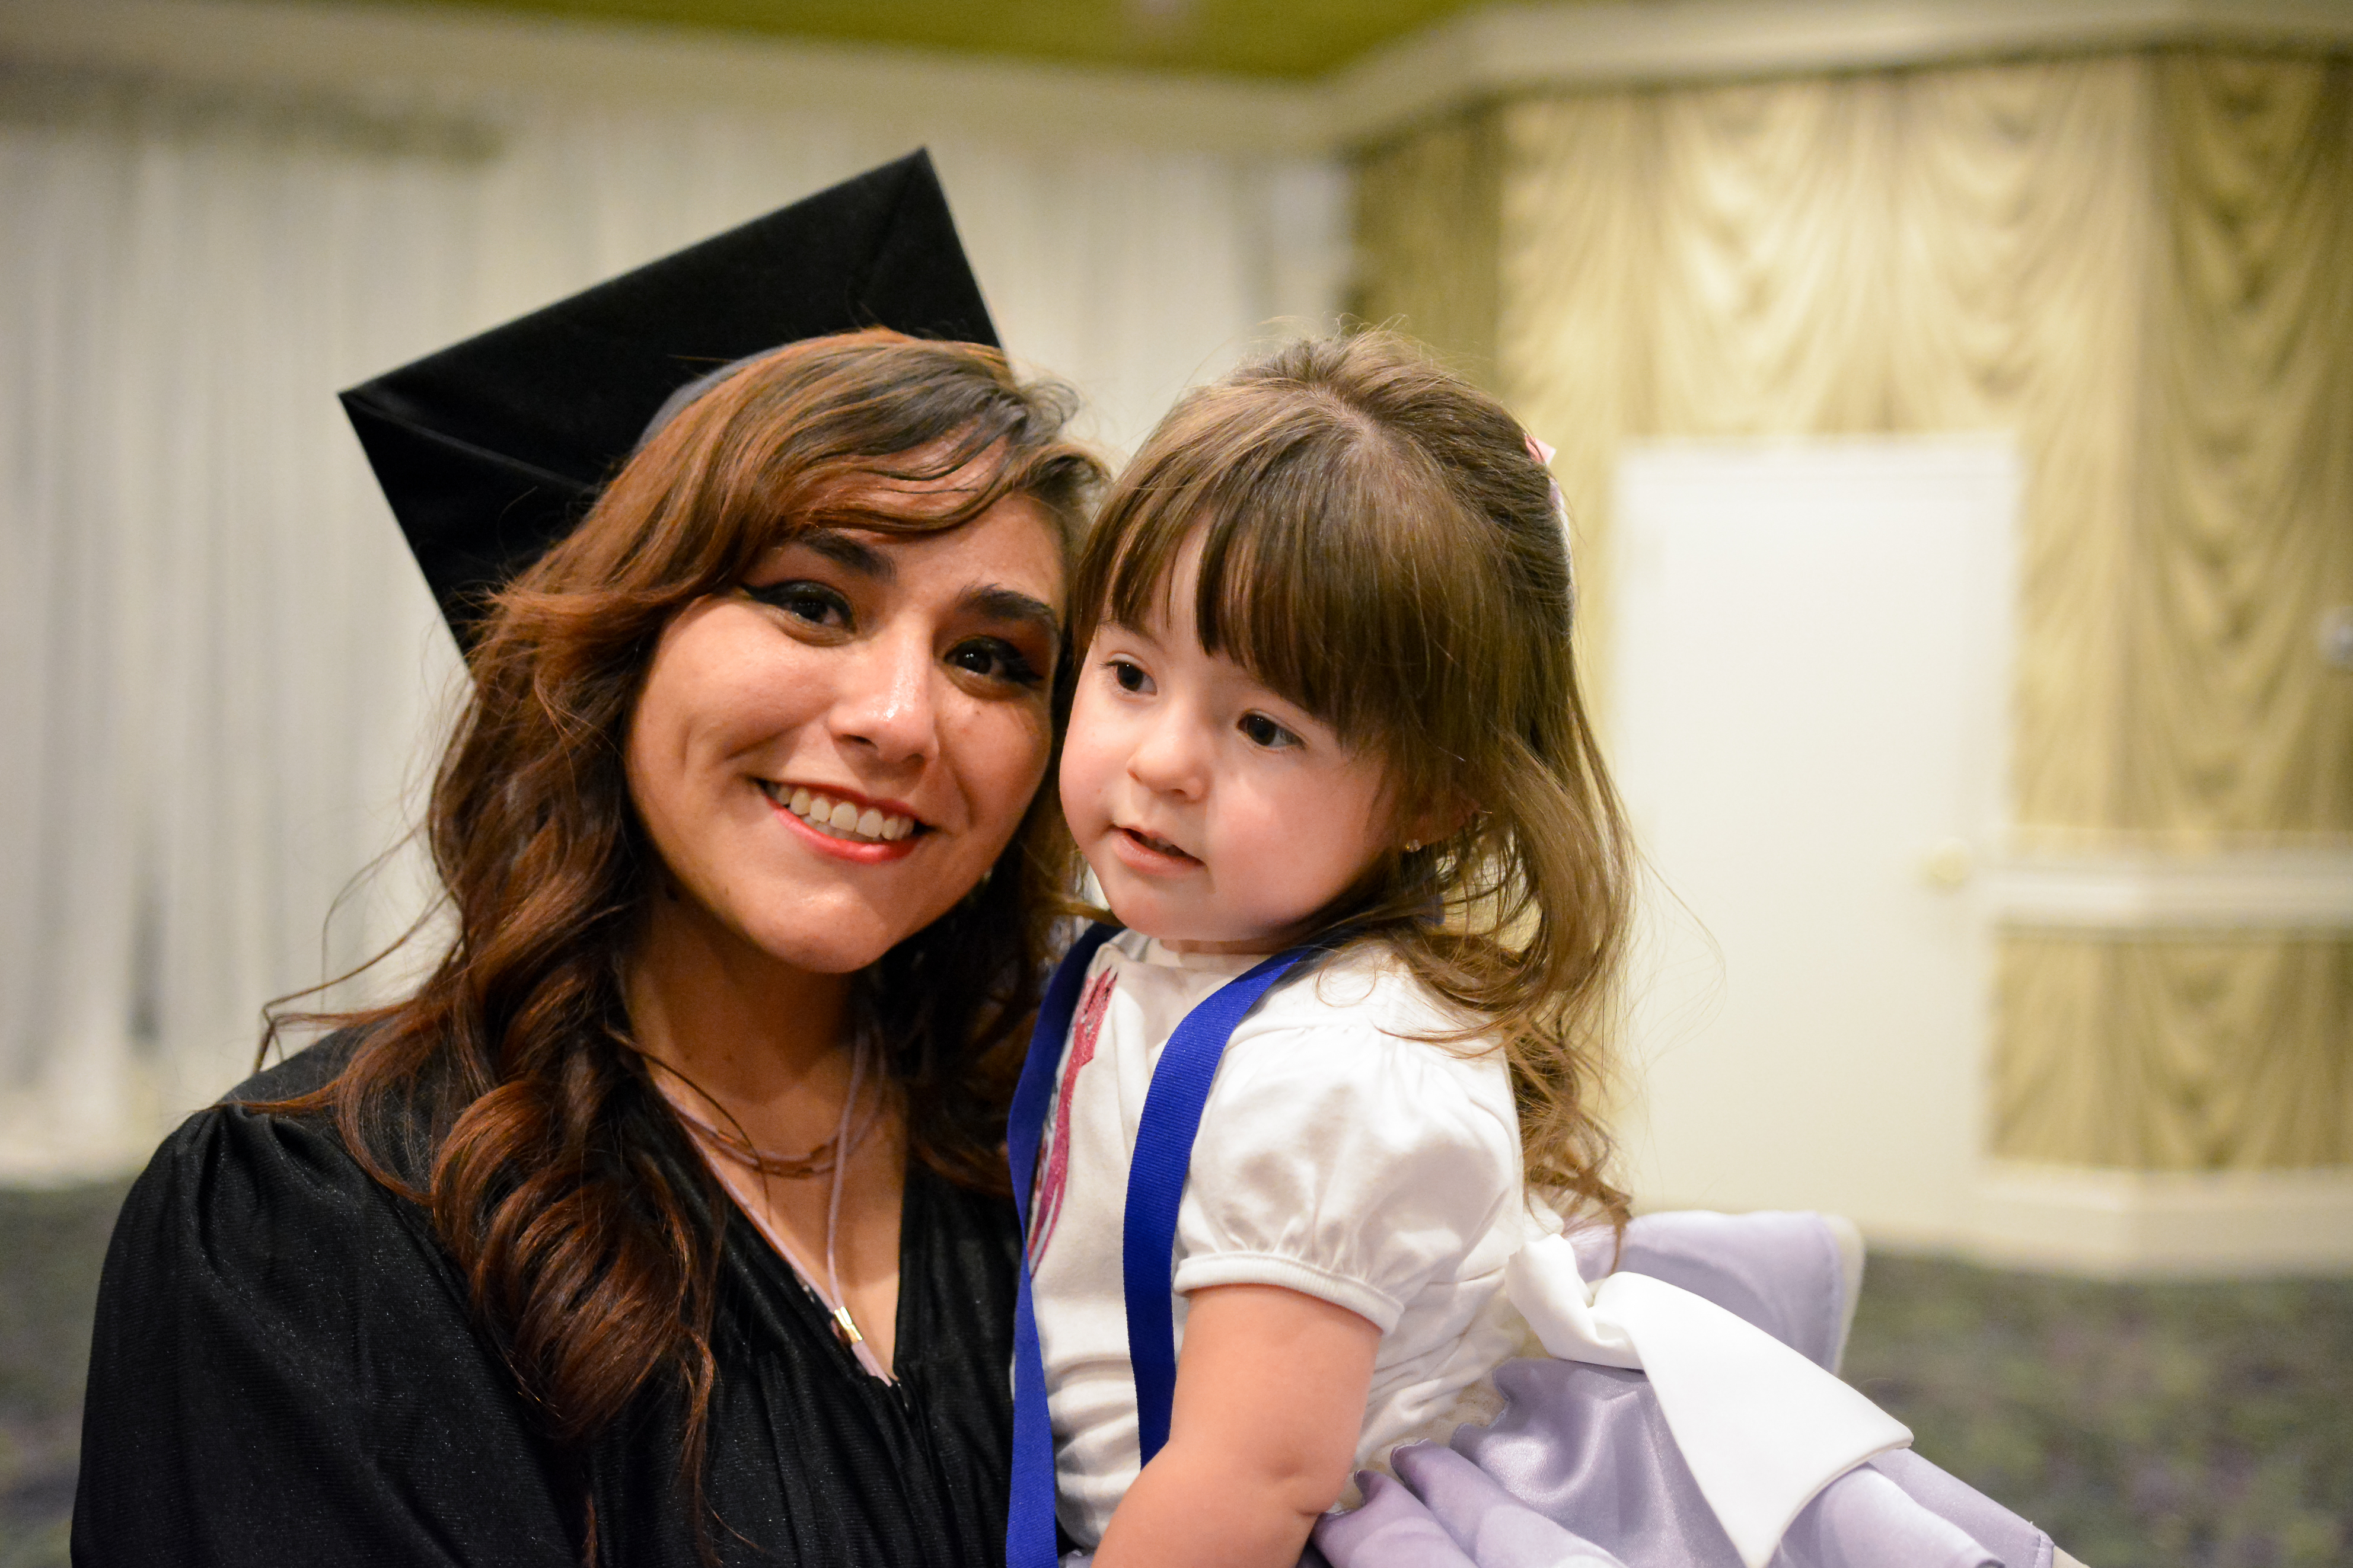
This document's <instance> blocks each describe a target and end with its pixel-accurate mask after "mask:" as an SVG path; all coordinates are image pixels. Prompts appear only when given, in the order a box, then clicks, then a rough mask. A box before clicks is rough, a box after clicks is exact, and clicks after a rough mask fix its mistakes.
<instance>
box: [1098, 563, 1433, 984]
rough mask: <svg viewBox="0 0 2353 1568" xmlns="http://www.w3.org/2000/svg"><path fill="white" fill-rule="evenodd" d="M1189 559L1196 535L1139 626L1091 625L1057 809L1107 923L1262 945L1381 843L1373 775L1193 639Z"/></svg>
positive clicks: (1295, 929) (1330, 892)
mask: <svg viewBox="0 0 2353 1568" xmlns="http://www.w3.org/2000/svg"><path fill="white" fill-rule="evenodd" d="M1199 572H1200V542H1199V539H1198V536H1196V538H1195V539H1194V541H1193V542H1191V543H1189V544H1187V546H1186V547H1185V549H1184V551H1183V552H1181V553H1180V554H1179V555H1178V556H1177V559H1176V569H1175V571H1174V572H1173V573H1172V574H1171V579H1170V582H1169V584H1168V592H1167V594H1166V595H1164V596H1163V597H1162V599H1161V601H1160V608H1159V609H1158V610H1157V611H1155V614H1154V616H1153V617H1152V620H1151V623H1150V624H1149V625H1147V626H1120V625H1117V624H1114V623H1111V622H1106V623H1104V624H1103V626H1102V627H1101V628H1100V629H1098V630H1097V631H1096V633H1095V637H1094V641H1093V643H1092V646H1091V647H1088V649H1087V651H1086V662H1085V664H1084V666H1083V667H1082V668H1081V670H1080V672H1079V683H1078V696H1077V700H1076V703H1075V705H1074V706H1073V708H1072V710H1071V730H1070V734H1069V736H1068V737H1067V738H1066V739H1065V740H1064V741H1063V742H1062V774H1061V787H1062V811H1063V814H1064V816H1066V817H1068V819H1069V821H1070V825H1071V833H1072V834H1073V835H1074V836H1075V837H1077V839H1078V845H1079V849H1080V851H1081V852H1082V854H1084V855H1085V856H1086V858H1087V864H1088V865H1089V866H1091V867H1092V868H1094V873H1095V879H1096V880H1097V881H1098V882H1100V883H1101V884H1102V885H1103V896H1104V898H1105V900H1107V901H1108V902H1109V903H1110V905H1111V908H1112V912H1113V913H1114V914H1116V915H1117V916H1119V918H1120V920H1121V921H1124V923H1126V924H1127V925H1129V926H1131V927H1133V928H1134V929H1135V930H1137V931H1143V932H1144V933H1145V935H1147V936H1154V937H1158V938H1159V939H1161V940H1162V941H1164V942H1170V943H1172V944H1176V945H1179V946H1183V947H1188V948H1193V949H1198V950H1204V951H1218V952H1275V951H1277V950H1279V949H1280V948H1282V946H1284V945H1285V944H1286V943H1287V942H1290V941H1293V940H1295V939H1297V938H1298V937H1301V936H1303V935H1305V934H1308V933H1307V932H1305V931H1303V929H1302V927H1303V922H1304V921H1306V920H1307V919H1308V917H1309V916H1311V915H1313V914H1314V913H1315V911H1316V910H1320V909H1322V908H1323V907H1324V905H1326V904H1328V903H1329V902H1331V900H1333V899H1335V898H1336V897H1337V896H1338V895H1339V894H1340V893H1341V892H1342V891H1343V890H1345V889H1346V888H1347V887H1348V885H1349V884H1350V883H1352V882H1354V881H1355V880H1356V879H1357V878H1358V877H1359V876H1360V875H1362V874H1363V873H1364V871H1365V870H1366V868H1368V867H1370V866H1371V865H1372V863H1373V862H1374V860H1375V859H1376V858H1378V857H1379V856H1380V854H1381V853H1382V851H1383V850H1384V849H1386V848H1387V847H1388V840H1389V832H1388V816H1389V814H1388V802H1387V800H1386V798H1385V795H1384V790H1383V784H1384V783H1385V782H1386V781H1385V774H1384V770H1383V768H1382V766H1381V764H1380V763H1379V762H1378V761H1377V759H1375V758H1373V757H1370V756H1368V755H1366V754H1365V753H1363V752H1356V751H1353V750H1350V749H1348V748H1346V747H1344V746H1342V745H1341V744H1340V742H1339V741H1338V740H1337V738H1335V736H1334V735H1333V733H1332V731H1331V730H1330V729H1329V728H1328V727H1326V726H1325V725H1324V724H1323V723H1322V722H1320V721H1317V720H1316V719H1314V717H1313V716H1311V715H1309V714H1308V713H1306V712H1304V711H1303V710H1301V709H1300V708H1298V707H1297V706H1296V705H1294V704H1293V703H1291V702H1289V701H1286V700H1283V699H1282V698H1281V697H1279V696H1277V695H1275V694H1274V693H1273V692H1271V691H1269V690H1268V689H1266V688H1265V687H1263V686H1261V685H1260V684H1259V683H1258V682H1257V681H1256V680H1255V679H1251V677H1250V674H1249V672H1248V671H1246V670H1244V669H1243V668H1242V667H1241V666H1240V665H1238V664H1236V663H1235V662H1233V661H1232V660H1231V659H1229V658H1223V657H1221V656H1213V655H1211V654H1209V653H1208V652H1206V651H1204V650H1203V648H1202V647H1201V645H1200V642H1199V640H1198V637H1196V636H1195V634H1194V631H1193V622H1192V615H1191V606H1192V605H1193V602H1194V587H1195V584H1196V582H1197V581H1198V576H1199ZM1172 606H1182V609H1181V611H1180V612H1179V613H1178V614H1177V615H1175V616H1172V615H1171V613H1170V611H1171V607H1172Z"/></svg>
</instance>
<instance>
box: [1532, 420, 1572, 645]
mask: <svg viewBox="0 0 2353 1568" xmlns="http://www.w3.org/2000/svg"><path fill="white" fill-rule="evenodd" d="M1520 439H1521V440H1523V441H1525V443H1527V448H1528V456H1529V457H1531V458H1535V465H1536V467H1537V468H1542V469H1543V470H1544V471H1545V478H1546V480H1547V481H1549V482H1550V483H1551V485H1552V514H1553V516H1554V517H1555V518H1556V519H1558V520H1559V522H1560V544H1561V552H1562V553H1563V554H1564V555H1566V556H1567V557H1568V608H1569V614H1571V615H1572V616H1573V615H1575V614H1576V613H1577V559H1576V552H1575V551H1573V550H1571V549H1570V548H1569V534H1570V529H1569V525H1568V501H1567V498H1566V497H1564V496H1563V495H1562V494H1561V493H1560V481H1559V480H1558V479H1553V477H1552V460H1553V458H1554V456H1555V454H1554V451H1553V449H1552V448H1551V447H1548V446H1546V445H1545V443H1543V442H1542V441H1539V440H1537V439H1536V437H1535V435H1534V434H1533V433H1532V432H1529V431H1526V430H1523V431H1521V432H1520Z"/></svg>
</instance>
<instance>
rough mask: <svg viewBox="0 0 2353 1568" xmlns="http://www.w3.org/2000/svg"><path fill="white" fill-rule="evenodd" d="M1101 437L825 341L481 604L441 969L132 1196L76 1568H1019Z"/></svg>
mask: <svg viewBox="0 0 2353 1568" xmlns="http://www.w3.org/2000/svg"><path fill="white" fill-rule="evenodd" d="M1066 414H1067V401H1066V399H1065V398H1064V397H1063V396H1062V395H1060V394H1059V393H1057V392H1055V391H1054V390H1053V389H1051V388H1047V389H1040V388H1038V387H1035V386H1030V385H1025V384H1020V383H1018V382H1017V381H1016V380H1015V379H1014V378H1013V377H1012V375H1011V374H1010V373H1009V372H1008V369H1007V367H1006V363H1005V361H1004V360H1003V358H1002V357H1001V356H1000V355H998V354H997V353H995V352H994V351H993V350H988V349H984V348H977V347H973V346H969V345H961V344H948V343H938V342H919V341H916V340H914V339H911V338H905V337H902V336H899V335H898V334H896V333H892V332H889V331H881V330H874V331H863V332H857V333H851V334H847V335H841V336H835V337H828V338H818V339H815V340H812V341H808V342H800V343H797V344H794V345H792V346H790V347H787V348H785V349H782V350H779V351H776V353H772V354H769V355H767V356H765V358H761V359H758V360H756V361H754V362H753V363H749V364H748V365H746V366H745V367H744V368H741V369H739V370H736V371H735V372H734V373H733V374H730V375H727V376H726V377H725V378H724V379H723V380H721V381H720V382H719V383H718V384H716V386H714V387H712V389H710V390H708V391H705V392H703V393H702V395H700V396H699V397H698V398H696V399H695V400H694V401H692V402H691V403H690V404H689V405H687V406H686V407H685V409H684V411H683V412H682V413H680V414H678V415H677V416H675V417H673V418H672V419H670V422H669V423H668V424H667V425H665V426H661V427H660V428H659V431H658V433H657V434H655V435H654V436H652V437H650V439H649V441H648V442H647V444H646V445H645V446H644V447H642V449H641V450H639V451H638V453H637V454H636V455H635V456H634V457H633V458H630V459H629V461H628V463H627V465H626V466H625V467H623V468H621V470H620V471H619V473H618V474H617V476H616V477H615V478H614V479H613V480H612V482H611V483H610V484H609V485H608V486H607V487H606V489H604V491H603V493H602V495H601V496H600V498H599V499H598V500H597V501H596V505H595V507H594V509H593V510H591V511H590V512H589V514H588V516H587V517H586V520H585V521H583V522H582V523H581V524H580V525H579V526H578V528H577V529H576V530H575V531H573V532H572V533H571V534H570V535H569V536H568V537H567V538H566V539H565V541H564V542H562V543H561V544H559V545H557V546H556V547H555V548H554V550H553V551H552V552H549V553H548V554H546V555H545V556H543V558H542V559H541V560H540V561H539V562H538V563H537V564H535V565H533V567H532V568H531V569H530V570H529V571H527V572H526V573H524V574H523V575H522V577H521V578H520V579H518V580H517V581H516V582H514V583H513V584H512V586H510V587H508V588H506V589H505V590H503V591H502V592H501V593H500V594H499V595H498V596H497V598H496V601H495V607H494V610H493V613H492V614H491V617H490V619H489V621H488V623H487V626H486V627H485V628H484V632H483V636H482V637H481V640H480V643H479V645H478V646H477V647H475V649H474V650H473V652H472V655H471V658H470V670H471V673H472V676H473V678H474V681H473V692H472V698H471V702H470V706H469V708H468V710H467V711H466V713H465V715H464V718H463V720H462V721H461V722H460V724H459V729H458V731H457V734H456V736H455V738H454V739H453V740H452V742H451V743H450V745H449V748H448V752H447V754H446V756H445V758H444V760H443V763H442V765H441V768H440V771H439V773H438V778H437V780H436V784H435V787H434V792H433V796H432V802H431V805H430V808H429V814H428V821H427V835H428V838H429V842H430V845H431V848H432V852H433V855H434V858H435V861H436V864H437V866H438V870H439V872H440V875H441V879H442V880H443V883H444V885H445V887H446V889H447V890H448V902H449V905H450V907H451V910H452V912H453V913H454V916H455V921H456V927H457V935H456V938H455V941H454V942H453V943H452V945H451V946H450V948H449V950H448V952H447V954H446V955H445V956H444V957H443V958H442V959H441V961H440V963H439V964H438V967H437V968H436V969H435V970H434V971H433V973H431V975H430V977H429V978H428V979H427V981H426V982H425V984H423V986H422V987H421V988H420V989H419V990H418V991H417V994H415V995H413V996H411V997H409V998H407V999H406V1000H405V1001H402V1002H400V1003H397V1004H396V1005H391V1006H388V1007H385V1008H382V1009H379V1010H376V1011H374V1012H371V1013H367V1014H364V1015H360V1016H354V1017H350V1018H346V1019H344V1020H342V1022H343V1024H344V1027H343V1029H342V1031H341V1032H340V1033H338V1034H336V1035H334V1036H332V1037H331V1038H329V1039H328V1040H326V1041H324V1042H323V1043H322V1044H320V1045H318V1046H315V1047H311V1049H309V1050H307V1051H304V1052H302V1053H301V1054H300V1055H298V1056H296V1057H294V1058H292V1059H290V1061H288V1062H286V1063H285V1064H283V1065H282V1066H280V1067H278V1068H274V1069H272V1070H271V1071H269V1072H267V1073H264V1074H263V1075H262V1076H261V1077H259V1079H255V1080H254V1081H253V1082H251V1083H249V1084H248V1085H247V1086H245V1087H244V1088H243V1089H240V1090H238V1091H237V1092H236V1093H235V1094H234V1095H232V1096H231V1097H230V1099H229V1100H228V1101H227V1102H225V1103H223V1104H222V1105H219V1106H216V1107H214V1108H213V1109H212V1110H207V1111H205V1112H202V1113H200V1114H199V1115H197V1116H196V1117H195V1118H193V1119H192V1120H191V1121H189V1122H188V1123H187V1124H186V1125H185V1126H184V1127H183V1128H182V1129H181V1131H179V1132H177V1133H176V1134H174V1136H173V1138H172V1139H171V1140H170V1141H168V1142H166V1143H165V1145H164V1148H163V1150H162V1151H161V1152H159V1153H158V1154H157V1156H156V1158H155V1161H154V1163H153V1165H151V1167H150V1168H149V1170H148V1171H147V1173H146V1174H145V1175H144V1176H143V1177H142V1179H141V1181H140V1183H139V1184H138V1185H137V1187H136V1188H135V1189H134V1190H133V1192H132V1195H131V1198H130V1200H129V1202H128V1204H127V1205H126V1208H125V1211H124V1215H123V1218H122V1220H121V1224H120V1226H119V1228H118V1231H117V1235H116V1237H115V1242H114V1247H113V1252H112V1254H111V1258H110V1262H109V1269H108V1278H107V1281H106V1285H105V1289H104V1294H103V1298H102V1300H101V1302H100V1314H99V1321H98V1327H97V1333H96V1341H95V1347H94V1350H93V1353H92V1362H91V1373H90V1402H89V1407H88V1408H89V1412H90V1415H89V1420H88V1428H87V1437H86V1443H85V1449H84V1460H83V1465H84V1468H83V1472H82V1481H81V1490H80V1495H79V1500H78V1504H77V1514H76V1521H75V1542H74V1549H75V1557H76V1561H77V1562H79V1563H133V1562H137V1563H153V1562H175V1563H258V1562H284V1561H297V1560H306V1561H318V1562H338V1563H459V1562H467V1563H500V1564H502V1565H515V1568H521V1565H527V1564H548V1565H550V1568H553V1565H554V1564H559V1563H565V1564H568V1563H580V1562H583V1561H594V1562H607V1563H619V1562H628V1563H655V1564H685V1563H696V1562H698V1561H701V1562H716V1561H721V1560H726V1561H735V1560H743V1561H759V1562H763V1563H827V1564H840V1565H845V1568H860V1565H870V1564H871V1565H875V1568H881V1565H883V1564H903V1563H931V1564H946V1565H953V1564H960V1563H972V1564H979V1563H989V1562H998V1561H1001V1560H1002V1559H1001V1552H1002V1550H1003V1547H1002V1542H1003V1539H1004V1510H1005V1495H1004V1493H1005V1477H1006V1474H1007V1464H1008V1460H1007V1444H1008V1421H1009V1398H1008V1389H1007V1383H1006V1370H1005V1369H1006V1366H1007V1364H1008V1356H1009V1353H1010V1334H1011V1328H1010V1320H1011V1303H1012V1300H1013V1293H1014V1289H1013V1279H1014V1275H1013V1269H1014V1267H1015V1261H1014V1260H1015V1258H1016V1249H1017V1246H1018V1242H1017V1237H1016V1234H1015V1226H1014V1220H1013V1215H1012V1209H1011V1206H1010V1205H1009V1204H1008V1202H1007V1201H1005V1199H1004V1197H1003V1196H1002V1195H1001V1194H1003V1192H1004V1190H1005V1184H1006V1176H1005V1167H1004V1158H1003V1154H1002V1152H1001V1151H1000V1148H999V1144H1000V1142H1001V1140H1002V1138H1003V1136H1004V1104H1005V1096H1006V1093H1007V1091H1008V1089H1009V1087H1010V1078H1011V1072H1012V1070H1013V1068H1014V1067H1015V1066H1016V1065H1018V1058H1019V1055H1020V1052H1021V1050H1022V1047H1023V1044H1024V1034H1023V1031H1025V1030H1026V1028H1027V1026H1028V1016H1029V1013H1030V1012H1031V1011H1032V1009H1033V1006H1034V997H1035V986H1036V983H1037V976H1038V973H1039V968H1040V965H1041V962H1042V957H1043V953H1044V951H1045V950H1044V935H1045V931H1046V922H1047V921H1048V919H1049V918H1050V914H1049V901H1048V898H1047V894H1048V892H1049V890H1050V889H1057V888H1059V886H1060V882H1061V879H1062V875H1063V866H1062V863H1061V862H1060V860H1059V859H1058V858H1057V852H1056V851H1055V850H1054V848H1053V847H1052V845H1053V843H1054V840H1052V839H1050V837H1048V836H1047V835H1046V834H1045V832H1044V831H1043V829H1044V825H1045V823H1046V821H1047V820H1048V819H1047V818H1046V817H1045V816H1044V815H1043V814H1044V812H1045V811H1046V810H1047V809H1049V808H1047V807H1044V806H1041V805H1040V804H1039V785H1040V784H1041V782H1042V781H1043V780H1044V779H1045V778H1046V776H1047V771H1048V768H1049V765H1050V761H1051V753H1052V750H1053V734H1054V730H1055V720H1056V715H1057V712H1058V710H1059V707H1060V701H1061V700H1062V693H1063V691H1064V687H1065V679H1066V677H1065V670H1064V668H1063V650H1062V640H1063V634H1062V630H1061V626H1060V616H1061V613H1062V603H1063V586H1064V569H1065V562H1066V559H1067V557H1068V555H1069V552H1070V548H1071V541H1072V536H1073V533H1074V531H1075V529H1076V528H1077V526H1078V521H1079V518H1080V514H1081V511H1082V505H1083V502H1084V500H1085V498H1086V495H1087V492H1088V491H1089V490H1090V489H1091V488H1092V486H1093V485H1094V484H1095V483H1096V482H1097V480H1098V479H1099V478H1100V475H1099V471H1098V468H1097V467H1096V465H1095V464H1094V462H1093V460H1092V458H1088V457H1087V456H1085V455H1084V454H1083V453H1082V452H1081V451H1080V450H1079V449H1078V448H1076V447H1071V446H1070V445H1068V444H1066V443H1064V442H1063V441H1062V440H1061V439H1060V429H1061V426H1062V424H1063V421H1064V418H1065V416H1066ZM739 1220H740V1221H743V1222H745V1223H734V1222H736V1221H739Z"/></svg>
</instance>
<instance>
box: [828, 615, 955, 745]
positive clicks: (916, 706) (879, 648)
mask: <svg viewBox="0 0 2353 1568" xmlns="http://www.w3.org/2000/svg"><path fill="white" fill-rule="evenodd" d="M861 652H862V653H863V655H864V657H863V658H856V659H854V660H853V661H852V662H851V666H850V668H849V670H847V671H846V672H845V673H844V677H843V682H842V685H841V687H840V689H839V690H838V691H837V692H836V694H835V700H834V704H833V710H832V713H831V715H830V718H831V722H832V727H833V733H834V738H835V739H836V740H838V741H840V742H844V743H845V744H849V745H856V746H860V747H864V748H866V749H868V750H871V752H873V754H874V756H875V759H876V760H877V761H879V762H882V763H908V762H913V761H917V760H920V759H924V758H929V757H932V756H934V755H936V754H937V753H938V751H939V740H940V731H939V712H938V710H937V707H936V705H935V701H934V691H933V687H932V683H933V679H934V675H935V674H936V670H935V668H934V666H935V661H934V659H933V658H932V649H931V643H930V639H929V638H927V637H915V636H913V635H908V636H900V637H875V638H873V639H871V640H870V641H869V642H868V643H867V644H866V646H865V647H864V648H863V649H862V650H861Z"/></svg>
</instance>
